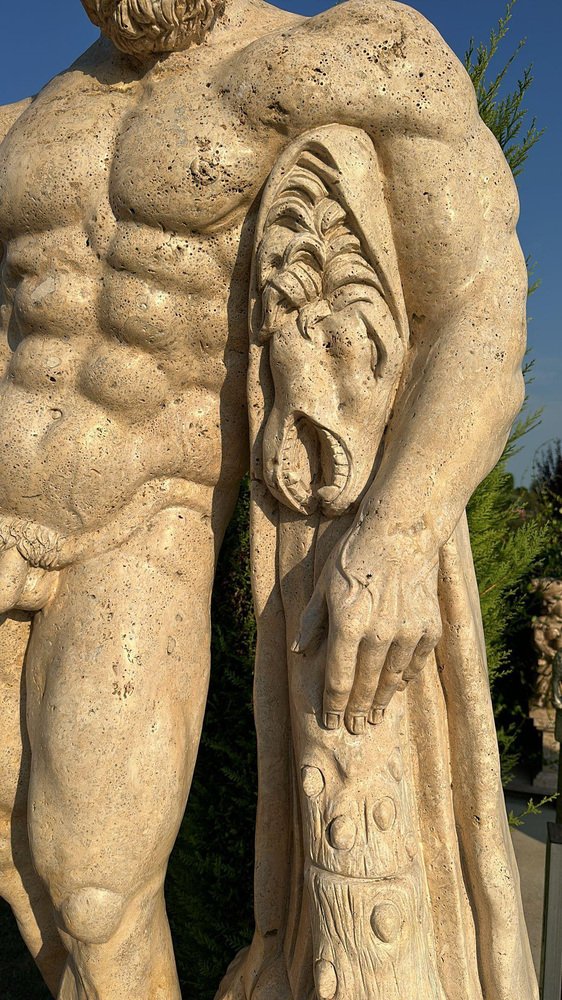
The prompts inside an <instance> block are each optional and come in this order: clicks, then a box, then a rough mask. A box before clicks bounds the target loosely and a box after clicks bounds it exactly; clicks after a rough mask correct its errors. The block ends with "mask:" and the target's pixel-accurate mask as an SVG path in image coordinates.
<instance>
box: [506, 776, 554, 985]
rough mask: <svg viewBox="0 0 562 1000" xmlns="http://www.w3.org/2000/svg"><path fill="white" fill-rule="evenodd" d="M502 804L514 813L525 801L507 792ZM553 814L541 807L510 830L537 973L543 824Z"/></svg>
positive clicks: (521, 808)
mask: <svg viewBox="0 0 562 1000" xmlns="http://www.w3.org/2000/svg"><path fill="white" fill-rule="evenodd" d="M506 805H507V811H508V812H510V811H512V812H514V813H515V815H516V816H517V815H518V814H519V813H522V812H524V810H525V807H526V802H525V799H524V798H521V797H520V796H518V795H517V796H516V795H508V796H507V797H506ZM554 818H555V817H554V809H552V808H550V807H545V808H543V809H542V810H541V814H540V816H528V817H527V818H526V819H525V820H524V821H523V826H520V827H518V828H517V829H514V830H513V831H512V836H513V846H514V848H515V855H516V857H517V864H518V866H519V874H520V876H521V893H522V895H523V909H524V910H525V919H526V921H527V928H528V931H529V938H530V941H531V951H532V952H533V959H534V962H535V968H536V970H537V975H538V972H539V966H540V960H541V935H542V911H543V899H544V861H545V852H546V847H545V844H546V824H547V823H553V822H554Z"/></svg>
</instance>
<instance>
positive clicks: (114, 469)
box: [0, 4, 473, 532]
mask: <svg viewBox="0 0 562 1000" xmlns="http://www.w3.org/2000/svg"><path fill="white" fill-rule="evenodd" d="M375 8H376V5H375V4H373V5H372V10H373V11H374V10H375ZM377 9H378V8H377ZM330 17H332V20H333V18H334V12H329V14H327V15H324V20H325V21H326V19H327V22H326V23H327V25H328V27H327V29H325V30H324V35H325V36H326V37H328V39H332V42H331V44H332V45H333V50H334V52H335V53H336V54H337V53H338V52H342V53H343V52H344V50H345V45H344V44H343V42H342V41H341V40H340V39H338V37H337V31H335V30H334V27H331V26H330V25H331V22H330V21H329V18H330ZM315 20H317V21H319V22H320V21H321V19H320V18H318V19H315ZM379 20H380V18H379ZM361 23H362V22H361V18H359V20H358V24H359V25H361ZM365 23H366V22H365ZM336 26H337V25H336ZM314 30H315V28H314V22H305V23H304V24H301V23H300V22H299V19H296V18H294V17H292V16H291V15H288V14H286V13H285V12H282V11H278V10H276V9H274V8H268V7H267V6H266V5H264V6H263V14H262V16H261V20H260V19H259V18H257V19H256V23H255V24H253V25H252V26H251V32H250V31H249V29H248V28H246V30H245V31H242V32H238V33H236V32H233V34H232V36H231V37H229V38H227V39H226V40H223V41H222V42H221V43H220V44H215V45H214V46H213V45H205V46H203V47H200V48H195V49H193V50H190V51H189V52H187V53H179V54H177V55H174V56H172V57H171V58H170V59H167V60H163V61H162V62H161V63H160V64H158V65H156V66H154V67H152V68H151V69H148V70H147V69H145V70H144V71H143V72H142V74H141V73H140V72H135V71H134V70H133V68H132V67H131V66H129V65H127V64H126V63H125V62H124V61H123V60H121V57H119V56H118V55H116V54H115V50H113V49H112V48H111V46H110V45H109V43H106V42H104V41H102V42H101V43H99V44H98V45H97V46H95V47H94V49H93V50H91V51H90V52H89V53H87V54H86V55H85V56H84V57H83V58H82V60H80V61H79V63H77V64H76V67H74V68H73V69H71V70H70V71H68V72H67V73H65V74H62V75H61V76H59V77H56V78H55V79H54V81H52V83H51V84H49V85H48V86H47V87H46V88H45V89H44V90H43V91H42V92H41V93H40V95H39V96H38V97H37V98H36V99H35V100H34V101H33V102H32V103H31V104H30V105H29V106H28V107H27V108H26V109H25V110H24V111H23V113H22V114H21V115H20V116H19V117H18V118H17V120H16V121H15V124H14V125H13V127H12V128H11V129H10V130H9V131H8V134H7V136H6V138H5V139H4V141H3V143H2V144H1V145H0V240H1V242H2V244H3V245H4V257H3V261H2V298H1V300H0V301H1V303H2V307H1V319H2V338H3V339H4V340H5V342H6V347H7V350H6V366H5V374H4V378H3V381H2V383H1V386H0V391H1V396H2V398H1V402H0V453H1V455H2V463H1V468H0V511H2V512H7V513H13V514H17V515H19V516H22V517H28V518H30V519H33V520H35V521H38V522H40V523H43V524H47V525H49V526H51V527H54V528H57V529H59V530H60V531H63V532H65V531H70V532H71V531H76V530H80V529H82V528H85V527H92V526H97V525H98V524H101V523H103V521H104V520H106V519H107V518H108V517H110V516H111V515H112V513H113V512H115V511H116V510H118V509H119V507H120V506H122V505H123V504H124V503H125V502H126V501H127V499H129V498H130V496H132V494H133V493H134V491H135V490H136V489H138V487H139V486H140V485H142V483H144V482H146V481H147V480H150V479H155V478H158V477H180V478H184V479H188V480H190V481H192V482H195V483H200V484H201V485H202V486H207V487H211V488H215V487H217V486H219V487H220V488H224V489H226V490H227V491H231V492H232V491H233V490H235V489H236V486H237V483H238V481H239V478H240V475H241V474H242V472H243V470H244V468H245V462H246V452H247V444H246V440H247V431H246V412H245V410H246V407H245V370H246V354H247V312H246V299H247V291H248V274H249V265H250V258H251V250H252V229H253V218H254V209H255V206H256V204H257V202H258V201H259V192H260V188H261V187H262V185H263V183H264V181H265V179H266V177H267V174H268V173H269V170H270V169H271V166H272V165H273V163H274V162H275V159H276V157H277V155H278V153H279V152H280V150H281V149H282V147H283V145H285V144H286V143H287V142H288V141H290V139H291V138H292V137H293V136H294V135H296V134H298V133H299V132H301V131H303V130H304V129H306V128H307V127H311V126H313V125H317V124H324V123H328V122H330V121H340V122H344V123H345V122H346V123H349V124H354V125H364V124H365V122H364V121H361V114H360V113H358V112H357V111H356V110H354V109H353V108H351V110H349V109H348V110H346V100H345V94H346V88H345V87H343V86H341V83H342V77H341V73H340V69H339V67H338V66H337V65H336V66H335V68H334V66H333V65H332V70H333V75H334V79H332V78H331V76H330V64H333V63H334V57H333V56H331V55H330V52H329V51H328V49H326V50H325V51H323V49H322V44H321V43H316V50H317V51H316V53H315V55H316V58H315V59H313V60H312V63H311V62H310V56H311V44H314V39H311V38H310V33H311V32H312V33H313V34H314ZM370 31H371V34H372V33H373V31H374V35H375V36H376V25H375V28H374V29H373V25H372V24H371V27H370ZM306 33H308V34H306ZM348 33H349V32H348ZM379 33H380V36H381V39H382V41H381V42H380V44H379V46H378V48H377V45H376V44H371V42H370V43H369V45H370V48H369V49H368V50H367V49H366V48H365V43H364V41H361V34H360V31H359V34H358V28H357V25H355V26H352V31H351V32H350V35H351V38H352V39H353V38H356V43H355V44H356V45H359V43H361V44H360V45H359V51H358V56H357V80H358V82H357V83H356V84H355V83H354V82H353V81H352V89H353V86H355V87H357V86H359V84H360V83H361V81H363V83H362V85H366V86H368V87H369V88H370V89H371V90H372V89H373V87H374V86H375V85H376V86H379V87H380V88H382V90H381V92H380V94H379V97H380V106H381V108H382V109H386V112H387V113H386V112H385V114H384V115H381V118H380V121H379V124H378V127H379V131H380V148H381V150H382V151H383V152H384V149H387V155H388V157H389V160H388V164H387V166H388V168H389V169H390V168H391V167H392V162H391V161H392V157H393V156H394V159H395V162H396V169H395V171H394V176H393V182H392V183H393V186H394V187H395V189H396V190H397V191H398V194H397V198H398V200H400V187H401V185H402V186H403V187H404V189H405V188H406V186H408V188H409V189H413V190H414V193H415V194H416V196H417V191H416V190H415V189H416V186H417V187H419V188H420V194H419V199H420V206H421V209H420V210H421V212H422V215H423V211H424V207H425V210H426V211H427V208H426V206H427V195H426V192H425V188H428V185H429V183H430V181H429V178H430V176H431V174H432V173H435V163H434V162H431V158H430V157H429V158H428V156H427V149H425V148H424V147H423V142H426V143H429V142H432V141H434V140H433V137H432V136H431V129H432V124H431V116H429V125H428V126H427V129H426V132H427V138H424V137H423V136H422V138H421V139H420V142H421V143H422V146H421V147H420V150H419V153H418V154H417V160H418V161H419V162H418V166H417V167H416V168H414V176H412V165H413V160H415V157H414V158H412V155H411V152H409V153H408V155H409V160H408V164H409V165H408V170H409V174H408V172H407V171H405V176H404V177H402V176H401V172H400V166H399V165H400V163H401V162H402V161H403V160H404V155H405V154H404V149H403V148H402V147H403V146H404V144H405V143H410V145H411V139H410V137H407V136H405V135H404V134H403V130H402V131H400V130H399V132H398V134H391V133H392V128H391V126H392V113H393V110H392V109H393V108H395V107H396V104H397V100H398V98H399V96H400V95H397V94H395V95H394V96H389V95H388V94H386V89H387V84H388V80H389V77H390V76H391V73H390V71H389V68H388V67H389V62H390V63H391V62H392V60H396V59H398V60H399V59H400V58H401V55H400V44H401V43H400V37H401V36H400V32H399V31H398V30H397V29H395V28H393V27H392V26H390V28H387V29H386V30H385V28H384V24H383V25H382V27H380V31H379ZM395 36H396V37H395ZM385 38H386V39H387V41H386V42H385V41H384V39H385ZM388 39H390V41H388ZM299 40H300V41H299ZM375 41H376V38H375ZM396 45H398V49H397V50H396V51H395V50H394V49H393V46H395V47H396ZM361 46H363V50H361ZM307 53H308V56H307ZM402 55H403V53H402ZM364 65H365V66H370V67H371V68H372V67H375V72H376V73H377V74H378V75H377V76H376V79H374V80H373V81H371V82H369V81H368V80H367V81H366V84H365V80H364V79H363V78H364V77H365V71H364V68H363V67H364ZM385 80H386V81H387V84H385V83H384V81H385ZM334 81H335V82H336V83H338V82H339V84H340V90H341V93H340V91H338V90H337V88H336V87H335V86H334ZM377 81H379V82H378V83H377ZM418 84H419V81H418ZM388 86H392V81H391V84H388ZM401 86H402V87H403V86H406V87H409V86H410V84H409V83H408V81H406V83H405V84H404V81H403V80H402V83H401ZM411 89H412V94H411V95H410V98H409V99H410V100H411V103H412V107H413V108H414V109H415V105H416V101H417V102H418V105H419V101H423V99H424V98H423V87H422V88H421V90H422V96H421V97H419V91H420V86H419V85H418V88H417V91H416V88H415V87H414V86H413V84H412V85H411ZM444 95H445V96H446V87H445V88H444ZM412 99H413V101H412ZM347 103H348V105H349V101H348V102H347ZM358 104H359V105H360V104H361V100H359V101H358ZM414 113H415V110H414ZM422 132H423V130H422ZM392 150H394V153H393V152H392ZM388 151H390V152H388ZM406 159H407V156H406ZM446 196H447V192H446V191H445V192H444V193H443V194H442V198H443V204H442V205H441V204H440V203H439V197H440V195H439V193H437V194H436V201H435V202H434V204H433V206H432V209H431V214H430V216H428V218H427V220H426V228H427V226H429V230H427V235H426V242H427V241H428V240H430V239H431V226H433V227H434V228H435V230H436V232H437V235H438V236H439V240H440V248H441V250H440V252H441V253H444V254H447V252H448V247H447V245H446V243H443V232H442V228H443V227H442V225H441V222H440V213H446V212H447V211H449V206H448V204H447V197H446ZM410 197H411V195H410ZM420 221H421V222H423V219H420ZM396 226H397V235H398V238H399V239H400V237H401V231H400V230H401V227H402V230H403V234H402V243H403V247H402V253H403V258H404V260H405V262H406V264H408V254H409V252H410V251H409V248H408V241H409V240H411V258H412V271H415V266H416V265H415V263H414V262H415V260H417V259H418V258H419V250H415V247H416V245H417V246H418V247H419V241H418V240H417V236H416V233H415V232H414V233H412V234H411V235H409V232H410V230H411V228H412V224H411V222H408V220H407V219H406V222H403V221H402V217H401V214H400V212H399V213H398V214H397V217H396ZM472 252H473V250H472V248H469V249H468V250H467V251H466V253H472ZM416 255H417V256H416ZM453 257H454V259H455V264H456V267H457V268H458V269H459V273H460V274H464V271H465V270H466V261H465V260H464V259H463V257H462V253H461V254H460V256H459V252H458V248H457V247H454V246H452V248H451V259H453ZM449 280H450V267H449ZM406 285H407V283H406ZM405 291H406V294H407V296H408V288H407V287H406V288H405ZM430 292H431V294H433V292H432V291H431V290H430ZM430 292H428V295H429V294H430ZM422 306H423V302H422Z"/></svg>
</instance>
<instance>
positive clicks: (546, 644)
mask: <svg viewBox="0 0 562 1000" xmlns="http://www.w3.org/2000/svg"><path fill="white" fill-rule="evenodd" d="M533 586H534V589H535V590H537V592H538V594H539V596H540V598H541V601H542V614H540V615H537V616H536V617H535V618H534V619H533V632H534V638H535V645H536V647H537V650H538V653H539V659H538V663H537V676H536V684H535V691H534V694H533V699H532V706H533V707H537V708H539V707H540V708H545V707H547V706H549V705H551V704H552V663H553V660H554V657H555V656H556V653H557V652H558V650H560V649H562V580H534V581H533Z"/></svg>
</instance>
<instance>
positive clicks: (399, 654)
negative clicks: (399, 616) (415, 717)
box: [369, 641, 417, 726]
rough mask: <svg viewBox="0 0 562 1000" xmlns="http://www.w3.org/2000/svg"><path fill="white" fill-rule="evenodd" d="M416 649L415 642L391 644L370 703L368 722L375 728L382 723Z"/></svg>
mask: <svg viewBox="0 0 562 1000" xmlns="http://www.w3.org/2000/svg"><path fill="white" fill-rule="evenodd" d="M416 648H417V645H416V643H415V642H413V641H411V642H393V644H392V646H391V647H390V649H389V651H388V656H387V657H386V661H385V663H384V666H383V668H382V670H381V672H380V677H379V679H378V684H377V687H376V691H375V696H374V698H373V701H372V706H371V711H370V714H369V722H370V723H371V725H373V726H376V725H378V724H379V723H380V722H382V720H383V717H384V713H385V710H386V709H387V708H388V705H389V704H390V700H391V698H392V696H393V695H394V694H396V692H397V691H399V690H400V687H401V685H402V684H403V675H404V672H405V671H406V670H408V668H409V666H410V664H411V662H412V656H413V655H414V652H415V650H416Z"/></svg>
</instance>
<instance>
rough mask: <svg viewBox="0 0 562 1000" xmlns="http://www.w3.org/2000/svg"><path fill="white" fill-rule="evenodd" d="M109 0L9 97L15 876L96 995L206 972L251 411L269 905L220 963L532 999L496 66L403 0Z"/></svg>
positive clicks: (247, 970) (262, 896) (5, 864)
mask: <svg viewBox="0 0 562 1000" xmlns="http://www.w3.org/2000/svg"><path fill="white" fill-rule="evenodd" d="M85 6H86V8H87V10H88V12H89V14H90V16H91V17H92V19H93V20H94V21H95V22H96V23H97V24H99V25H100V27H101V29H102V32H103V37H102V38H101V39H100V41H99V43H97V44H96V45H94V46H93V47H92V49H90V50H89V51H88V52H87V53H86V54H85V55H84V56H83V57H81V59H79V60H78V61H77V63H76V64H75V65H74V66H73V67H71V68H70V70H68V71H67V72H66V73H63V74H61V75H60V76H58V77H56V78H55V79H54V80H53V81H52V82H51V83H50V84H48V85H47V87H45V89H44V90H43V91H42V92H41V93H40V94H39V95H38V96H37V97H36V98H34V99H33V100H29V101H24V102H21V103H20V104H18V105H14V106H10V107H7V108H3V109H1V111H0V127H1V134H2V136H3V142H2V144H1V145H0V239H1V240H2V244H3V258H2V300H1V301H2V306H1V310H2V311H1V319H2V331H3V337H4V349H3V351H4V357H5V372H4V378H3V381H2V384H1V392H2V407H1V410H0V414H1V416H0V448H1V453H2V456H3V461H2V467H1V471H0V511H1V518H0V538H1V543H2V556H1V567H0V568H1V570H2V610H3V612H4V616H5V617H4V621H3V625H2V631H1V634H2V646H1V674H2V677H3V679H4V687H3V725H4V732H5V733H6V734H7V735H6V740H7V752H6V753H5V754H4V757H3V763H2V780H3V790H2V799H3V802H4V809H5V812H6V813H7V814H11V819H10V821H9V824H8V827H7V836H6V839H5V842H4V844H3V851H4V853H3V861H2V892H3V893H4V895H5V897H6V898H7V899H8V900H9V902H10V903H11V905H12V907H13V909H14V912H15V914H16V917H17V919H18V922H19V925H20V927H21V930H22V933H23V935H24V937H25V939H26V941H27V943H28V945H29V947H30V950H31V951H32V953H33V954H34V956H35V957H36V959H37V962H38V964H39V966H40V968H41V969H42V971H43V974H44V976H45V978H46V980H47V982H48V983H49V985H50V987H51V990H52V992H53V994H54V995H55V996H58V997H59V998H61V1000H77V998H94V997H96V998H98V1000H133V998H135V1000H142V998H146V1000H158V998H162V1000H172V998H176V997H179V987H178V984H177V976H176V972H175V966H174V959H173V954H172V947H171V942H170V936H169V929H168V924H167V920H166V914H165V906H164V897H163V880H164V874H165V870H166V864H167V859H168V856H169V852H170V850H171V847H172V844H173V842H174V838H175V836H176V833H177V829H178V826H179V823H180V820H181V816H182V813H183V810H184V807H185V802H186V798H187V795H188V791H189V785H190V781H191V776H192V772H193V766H194V762H195V756H196V752H197V745H198V741H199V736H200V730H201V722H202V716H203V711H204V704H205V698H206V691H207V683H208V666H209V654H208V647H209V601H210V593H211V587H212V581H213V574H214V566H215V559H216V553H217V551H218V548H219V546H220V542H221V539H222V536H223V533H224V530H225V527H226V525H227V523H228V520H229V518H230V516H231V513H232V509H233V506H234V502H235V498H236V494H237V490H238V486H239V483H240V479H241V476H242V474H243V472H244V471H245V470H246V468H247V465H248V429H247V423H248V415H249V418H250V441H251V451H252V474H253V477H254V493H253V508H254V510H253V546H254V553H253V559H254V570H253V572H254V589H255V597H256V607H257V612H258V618H259V622H258V625H259V641H258V647H259V648H258V661H257V668H256V714H257V726H258V740H259V753H260V805H259V813H258V837H257V867H256V923H257V930H256V936H255V939H254V942H253V945H252V947H251V949H250V951H249V952H248V953H246V954H245V955H243V956H241V957H240V958H239V959H238V961H237V963H236V964H235V966H234V967H233V970H232V971H231V973H230V975H229V977H228V978H227V980H226V981H225V984H224V986H223V988H222V990H221V994H222V995H224V996H226V995H229V996H246V997H248V998H249V997H250V996H252V997H253V998H256V1000H258V998H260V997H263V998H264V1000H265V998H267V1000H277V998H279V1000H282V998H283V1000H288V998H289V997H291V996H292V997H294V998H295V1000H308V998H309V997H310V996H312V995H313V994H314V991H316V993H317V995H318V996H319V997H321V998H325V1000H330V998H331V997H334V996H337V997H338V1000H344V998H345V1000H352V998H353V1000H358V998H359V997H368V998H370V1000H371V998H372V1000H374V998H375V997H379V996H382V995H384V996H385V997H386V998H388V997H396V998H405V997H408V998H410V997H411V996H412V993H413V991H417V995H418V996H419V997H420V1000H421V998H422V997H423V1000H434V998H435V1000H437V998H446V1000H457V998H458V1000H460V998H461V997H463V998H467V997H468V998H469V1000H473V998H477V1000H480V998H481V997H483V996H486V997H493V998H494V1000H507V997H509V998H510V1000H511V997H512V996H513V995H514V994H515V993H517V994H519V995H521V996H523V997H535V996H536V986H535V983H534V974H533V972H532V964H531V959H530V955H529V950H528V944H527V940H526V934H525V929H524V924H523V920H522V914H521V905H520V900H519V890H518V882H517V873H516V869H515V865H514V861H513V856H512V852H511V847H510V843H509V836H508V832H507V826H506V821H505V811H504V807H503V800H502V795H501V786H500V781H499V767H498V760H497V748H496V745H495V734H494V729H493V719H492V715H491V707H490V702H489V693H488V689H487V682H486V672H485V659H484V654H483V651H482V641H481V639H482V637H481V629H480V620H479V610H478V599H477V594H476V589H475V585H474V579H473V576H472V574H471V562H470V550H469V544H468V540H467V535H466V526H465V522H464V514H463V512H464V508H465V505H466V502H467V500H468V498H469V496H470V495H471V493H472V491H473V490H474V488H475V486H476V485H477V483H478V482H479V481H480V480H481V479H482V477H483V476H484V475H485V474H486V472H487V471H488V470H489V469H490V468H491V467H492V466H493V465H494V463H495V461H496V460H497V458H498V456H499V454H500V453H501V450H502V447H503V444H504V442H505V438H506V435H507V432H508V429H509V426H510V424H511V421H512V420H513V417H514V415H515V414H516V412H517V410H518V408H519V406H520V403H521V400H522V396H523V387H522V379H521V374H520V363H521V357H522V354H523V350H524V311H525V297H526V288H527V279H526V270H525V266H524V261H523V258H522V255H521V251H520V249H519V246H518V243H517V240H516V237H515V233H514V226H515V221H516V217H517V196H516V192H515V190H514V187H513V182H512V180H511V175H510V173H509V169H508V167H507V165H506V163H505V161H504V159H503V157H502V155H501V152H500V150H499V148H498V146H497V144H496V142H495V140H494V139H493V138H492V136H491V135H490V133H488V131H487V130H486V129H485V127H484V126H483V125H482V123H481V122H480V119H479V117H478V113H477V109H476V102H475V98H474V93H473V89H472V85H471V83H470V80H469V79H468V77H467V75H466V73H465V72H464V70H463V69H462V67H461V66H460V64H459V63H458V62H457V60H456V59H455V57H454V56H453V55H452V54H451V52H450V51H449V49H448V48H447V47H446V45H445V44H444V42H443V41H442V39H441V38H440V37H439V36H438V34H437V33H436V32H435V30H434V29H433V28H432V27H431V26H430V25H429V24H428V23H427V22H426V21H425V20H424V19H423V18H422V17H421V16H420V15H418V14H417V13H416V12H415V11H413V10H411V9H410V8H408V7H404V6H402V5H401V4H397V3H393V2H388V0H381V2H375V0H368V2H366V0H351V2H349V3H347V4H345V5H344V6H341V7H337V8H334V9H333V10H330V11H327V12H326V13H324V14H321V15H319V16H318V17H315V18H313V19H310V20H306V19H303V18H300V17H297V16H294V15H292V14H289V13H287V12H284V11H280V10H277V9H276V8H273V7H270V6H268V5H267V4H264V3H262V2H258V0H232V2H231V3H230V4H229V5H227V6H226V7H225V8H224V9H223V5H222V4H215V5H213V3H210V2H200V0H198V2H195V3H188V2H186V0H85ZM268 177H269V180H268ZM266 181H267V187H266V191H265V193H264V192H263V186H264V183H265V182H266ZM248 293H250V310H249V311H248V305H247V303H248ZM248 328H249V329H250V340H249V341H248ZM248 359H249V365H248ZM247 379H248V390H247V388H246V383H247ZM303 612H304V615H303ZM441 634H442V638H441ZM437 644H439V645H438V653H437V662H438V664H439V667H440V668H441V671H440V674H441V677H442V681H441V680H440V676H439V672H438V670H437V668H436V660H435V656H434V653H433V650H434V648H435V647H436V645H437ZM24 657H25V672H24V674H22V664H23V661H24ZM409 682H412V683H411V684H410V683H409ZM22 685H23V688H22ZM22 691H23V693H22ZM25 700H26V712H27V719H26V726H22V719H21V706H22V702H23V701H25ZM225 725H228V719H225ZM22 734H23V735H22ZM451 784H452V792H451Z"/></svg>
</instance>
